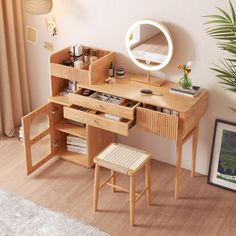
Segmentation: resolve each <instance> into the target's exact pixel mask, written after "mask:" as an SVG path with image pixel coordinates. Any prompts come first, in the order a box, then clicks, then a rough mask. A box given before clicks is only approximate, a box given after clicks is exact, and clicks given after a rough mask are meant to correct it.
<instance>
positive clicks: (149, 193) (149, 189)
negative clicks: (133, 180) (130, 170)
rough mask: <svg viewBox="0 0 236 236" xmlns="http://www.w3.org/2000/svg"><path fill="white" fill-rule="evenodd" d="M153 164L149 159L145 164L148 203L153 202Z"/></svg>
mask: <svg viewBox="0 0 236 236" xmlns="http://www.w3.org/2000/svg"><path fill="white" fill-rule="evenodd" d="M150 167H151V165H150V161H148V162H147V163H146V165H145V182H146V188H147V191H146V196H147V204H148V205H150V204H151V168H150Z"/></svg>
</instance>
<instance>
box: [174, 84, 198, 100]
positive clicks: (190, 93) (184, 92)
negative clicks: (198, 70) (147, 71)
mask: <svg viewBox="0 0 236 236" xmlns="http://www.w3.org/2000/svg"><path fill="white" fill-rule="evenodd" d="M170 93H175V94H180V95H184V96H189V97H196V96H197V95H198V94H199V93H200V87H198V86H193V87H192V88H191V89H184V88H181V87H173V88H170Z"/></svg>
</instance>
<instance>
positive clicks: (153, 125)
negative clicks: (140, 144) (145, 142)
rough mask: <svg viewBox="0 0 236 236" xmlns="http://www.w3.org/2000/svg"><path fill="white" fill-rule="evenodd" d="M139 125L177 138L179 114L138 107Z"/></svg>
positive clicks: (164, 135)
mask: <svg viewBox="0 0 236 236" xmlns="http://www.w3.org/2000/svg"><path fill="white" fill-rule="evenodd" d="M136 121H137V126H138V127H141V128H142V129H144V130H146V131H148V132H152V133H154V134H157V135H159V136H162V137H167V138H172V139H177V134H178V121H179V118H178V116H174V115H169V114H165V113H162V112H159V111H155V110H150V109H147V108H143V107H137V119H136Z"/></svg>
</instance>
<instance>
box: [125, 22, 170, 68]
mask: <svg viewBox="0 0 236 236" xmlns="http://www.w3.org/2000/svg"><path fill="white" fill-rule="evenodd" d="M143 24H149V25H153V26H155V27H157V28H158V29H160V30H161V32H163V34H164V35H165V37H166V39H167V43H168V46H169V50H168V54H167V58H166V59H165V60H164V62H162V63H161V64H160V65H157V66H148V65H145V64H142V63H140V62H138V61H137V60H136V58H135V57H134V55H133V53H132V51H131V49H130V47H129V41H130V40H129V38H130V34H131V33H132V31H133V30H134V29H135V28H136V27H137V26H139V25H143ZM125 46H126V49H127V52H128V54H129V57H130V59H131V60H132V61H133V62H134V63H135V64H136V65H137V66H138V67H140V68H142V69H144V70H148V71H156V70H160V69H162V68H163V67H165V66H166V65H167V64H168V63H169V62H170V59H171V57H172V55H173V42H172V38H171V36H170V33H169V31H168V29H167V28H166V26H164V25H163V24H162V23H160V22H157V21H154V20H147V19H145V20H139V21H137V22H135V23H134V24H133V25H131V26H130V28H129V30H128V32H127V33H126V39H125Z"/></svg>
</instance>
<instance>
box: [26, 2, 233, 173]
mask: <svg viewBox="0 0 236 236" xmlns="http://www.w3.org/2000/svg"><path fill="white" fill-rule="evenodd" d="M226 5H227V1H222V0H205V1H196V0H178V1H173V0H165V1H161V0H147V1H136V0H129V1H127V0H119V1H115V0H102V1H98V0H69V1H68V0H54V8H53V11H52V12H51V14H50V15H52V16H54V17H55V18H56V21H57V24H58V31H59V35H58V36H57V37H55V38H50V37H48V35H47V32H46V29H45V25H44V20H45V17H46V16H30V15H26V16H25V22H26V24H27V25H31V26H34V27H36V28H38V29H39V37H38V44H37V45H31V44H29V43H26V49H27V57H28V73H29V79H30V94H31V102H32V104H33V107H34V108H36V107H38V106H40V105H42V104H45V103H46V102H47V98H48V96H49V93H50V89H49V80H48V58H49V56H50V53H49V52H48V51H46V50H44V49H43V41H44V40H47V41H50V42H53V43H54V47H55V50H59V49H61V48H64V47H67V46H68V45H72V44H75V43H84V44H87V45H91V46H96V47H100V48H106V49H109V50H114V51H116V52H117V53H118V56H117V66H123V67H124V68H125V69H126V70H129V71H136V72H139V71H140V70H139V69H138V68H137V67H136V66H135V65H134V64H133V63H132V62H131V61H130V60H129V59H128V58H127V53H126V50H125V34H126V31H127V30H128V28H129V26H130V25H131V24H132V23H134V22H135V21H137V20H140V19H144V18H148V19H154V20H157V21H161V22H162V23H164V24H165V25H166V26H167V27H168V28H169V30H170V32H171V34H172V36H173V42H174V56H173V59H172V61H171V62H170V64H169V65H168V66H167V67H166V68H165V69H163V70H162V71H161V72H158V73H156V75H158V76H160V77H166V78H167V79H169V80H171V81H178V79H179V78H180V76H181V75H180V74H179V71H178V70H177V66H178V64H179V63H184V62H186V61H189V60H191V61H194V65H193V67H192V72H191V74H190V76H191V79H192V80H193V83H194V84H196V85H199V86H201V87H203V88H206V89H208V91H209V110H208V113H207V114H206V115H205V116H204V118H203V119H202V120H201V123H200V138H199V148H198V157H197V171H199V172H201V173H207V171H208V164H209V158H210V149H211V142H212V141H211V140H212V133H213V125H214V120H215V118H222V119H226V120H230V121H236V118H235V114H233V113H232V112H231V111H230V110H229V109H228V108H227V107H229V106H236V104H235V101H236V99H235V98H236V97H235V94H229V93H228V92H226V91H224V90H223V89H222V87H221V85H219V84H218V83H217V80H216V78H215V76H214V73H213V72H212V71H211V70H209V67H210V66H212V64H213V62H217V58H220V57H222V53H221V52H219V50H218V49H217V48H216V44H215V41H214V40H212V39H210V38H209V37H207V36H206V34H205V32H204V27H203V22H204V19H203V17H202V16H204V15H207V14H211V13H214V11H216V10H215V6H221V7H226ZM119 139H120V141H122V142H125V143H128V144H131V145H135V146H137V147H142V148H144V149H147V150H149V151H151V152H152V154H153V156H154V158H156V159H158V160H162V161H165V162H168V163H173V164H174V162H175V146H174V143H173V142H172V141H169V140H166V139H163V138H159V137H156V136H154V135H152V134H148V133H145V132H141V131H139V130H137V129H136V128H134V129H133V130H132V131H131V133H130V136H129V137H128V138H125V137H121V136H120V137H119ZM190 148H191V142H190V141H189V142H187V143H186V144H185V146H184V151H183V167H184V168H188V169H189V168H190V164H191V163H190V155H191V149H190Z"/></svg>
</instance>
